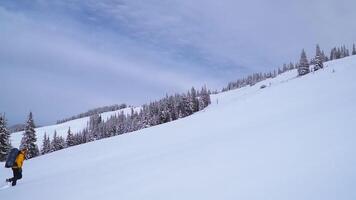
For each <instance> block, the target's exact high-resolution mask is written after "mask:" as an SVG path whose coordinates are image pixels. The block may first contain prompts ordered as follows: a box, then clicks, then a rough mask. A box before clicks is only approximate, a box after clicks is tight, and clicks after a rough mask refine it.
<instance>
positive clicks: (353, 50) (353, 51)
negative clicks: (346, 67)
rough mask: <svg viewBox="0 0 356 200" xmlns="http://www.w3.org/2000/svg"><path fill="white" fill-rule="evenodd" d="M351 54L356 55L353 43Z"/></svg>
mask: <svg viewBox="0 0 356 200" xmlns="http://www.w3.org/2000/svg"><path fill="white" fill-rule="evenodd" d="M352 55H356V47H355V44H354V45H353V46H352Z"/></svg>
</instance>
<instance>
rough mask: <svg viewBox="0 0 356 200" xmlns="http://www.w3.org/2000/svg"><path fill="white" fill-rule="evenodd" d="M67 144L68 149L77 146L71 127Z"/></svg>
mask: <svg viewBox="0 0 356 200" xmlns="http://www.w3.org/2000/svg"><path fill="white" fill-rule="evenodd" d="M66 143H67V147H71V146H74V145H75V138H74V135H73V133H72V131H71V130H70V127H69V128H68V131H67V138H66Z"/></svg>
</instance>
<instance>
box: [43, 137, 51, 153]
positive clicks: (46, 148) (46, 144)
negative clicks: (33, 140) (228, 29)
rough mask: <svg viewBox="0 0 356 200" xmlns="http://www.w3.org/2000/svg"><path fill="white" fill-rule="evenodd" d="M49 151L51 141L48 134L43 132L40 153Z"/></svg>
mask: <svg viewBox="0 0 356 200" xmlns="http://www.w3.org/2000/svg"><path fill="white" fill-rule="evenodd" d="M50 152H51V141H50V139H49V136H47V133H45V134H44V136H43V141H42V149H41V154H42V155H44V154H47V153H50Z"/></svg>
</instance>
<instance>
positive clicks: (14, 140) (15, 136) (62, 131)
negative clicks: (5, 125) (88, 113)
mask: <svg viewBox="0 0 356 200" xmlns="http://www.w3.org/2000/svg"><path fill="white" fill-rule="evenodd" d="M133 109H134V111H139V110H140V107H134V108H133ZM121 112H123V113H124V114H125V115H129V114H131V107H128V108H124V109H120V110H116V111H110V112H104V113H101V114H100V115H101V118H102V119H103V120H104V121H106V120H107V119H109V118H110V117H111V116H114V115H118V114H120V113H121ZM89 118H90V117H83V118H79V119H75V120H71V121H67V122H64V123H61V124H55V125H50V126H43V127H39V128H36V129H35V130H36V135H37V145H38V147H39V148H40V147H41V145H42V140H43V136H44V134H45V133H46V134H47V135H49V137H50V138H51V139H52V137H53V135H54V131H57V135H58V136H63V137H64V138H65V137H66V136H67V132H68V129H69V127H70V129H71V131H72V132H73V133H77V132H79V131H82V130H83V129H85V128H86V127H87V124H88V122H89ZM22 134H23V131H19V132H15V133H12V134H11V144H12V145H13V146H14V147H19V146H20V143H21V138H22Z"/></svg>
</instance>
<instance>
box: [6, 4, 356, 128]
mask: <svg viewBox="0 0 356 200" xmlns="http://www.w3.org/2000/svg"><path fill="white" fill-rule="evenodd" d="M354 8H356V1H354V0H295V1H291V0H289V1H287V0H269V1H266V0H249V1H242V0H220V1H216V0H166V1H164V0H101V1H97V0H50V1H49V0H1V1H0V76H1V84H0V91H1V92H0V94H1V95H0V112H5V113H6V116H7V118H8V121H9V123H10V124H15V123H23V122H24V121H25V119H26V116H27V115H28V112H29V111H33V112H34V117H35V121H36V122H37V124H41V125H43V124H49V123H53V122H54V121H56V120H57V119H61V118H64V117H68V116H71V115H73V114H77V113H79V112H82V111H86V110H87V109H90V108H94V107H97V106H104V105H110V104H115V103H127V104H131V105H140V104H142V103H146V102H149V101H151V100H155V99H158V98H160V97H162V96H164V95H165V94H166V93H168V94H172V93H174V92H183V91H186V90H187V89H189V88H190V87H191V86H197V87H198V86H202V85H203V84H206V85H207V86H208V87H210V88H216V89H221V87H223V86H224V85H225V84H226V83H227V82H229V81H231V80H234V79H236V78H238V77H241V76H244V75H246V74H249V73H253V72H260V71H261V72H264V71H268V70H270V69H273V68H276V67H278V66H280V65H282V64H283V63H285V62H289V61H293V62H294V61H297V59H298V57H299V55H300V52H301V49H302V48H305V49H306V50H307V53H308V55H309V56H311V55H313V54H314V48H315V45H316V44H317V43H319V44H320V46H321V47H322V48H323V49H325V50H327V51H329V49H330V48H331V47H333V46H335V45H341V44H346V45H348V46H349V47H350V45H351V44H352V43H353V42H355V41H356V23H355V19H356V12H355V10H354Z"/></svg>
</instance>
